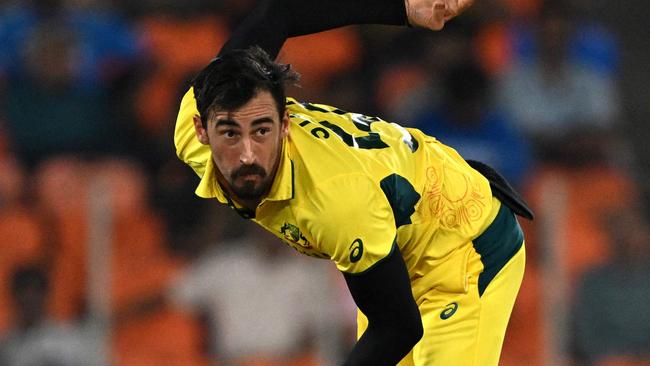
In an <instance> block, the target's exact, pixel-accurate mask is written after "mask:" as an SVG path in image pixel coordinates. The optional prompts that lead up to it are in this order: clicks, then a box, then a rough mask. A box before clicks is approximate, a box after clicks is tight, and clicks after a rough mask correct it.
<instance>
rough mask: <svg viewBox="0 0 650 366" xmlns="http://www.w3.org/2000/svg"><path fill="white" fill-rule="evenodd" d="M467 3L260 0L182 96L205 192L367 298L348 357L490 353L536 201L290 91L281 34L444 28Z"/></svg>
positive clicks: (431, 359) (428, 141)
mask: <svg viewBox="0 0 650 366" xmlns="http://www.w3.org/2000/svg"><path fill="white" fill-rule="evenodd" d="M468 6H469V1H467V0H406V1H404V0H264V1H262V2H261V3H259V5H258V6H257V7H256V8H255V9H254V10H253V12H252V13H251V14H250V15H249V16H248V18H247V19H246V20H245V21H244V22H243V23H242V25H241V26H240V27H239V28H237V29H236V30H235V32H234V33H233V35H232V37H231V39H230V40H229V41H228V42H227V43H226V44H225V45H224V47H223V48H222V50H221V52H220V54H219V56H218V57H217V58H216V59H214V60H213V61H212V62H211V63H210V64H209V65H207V67H206V68H205V69H204V70H203V71H202V72H201V73H200V74H199V75H198V76H197V77H196V78H195V80H194V82H193V85H192V87H191V88H190V89H189V90H188V92H187V93H186V95H185V97H184V98H183V100H182V102H181V106H180V111H179V114H178V120H177V122H176V130H175V136H174V139H175V145H176V151H177V154H178V156H179V158H180V159H181V160H183V161H184V162H185V163H187V164H188V165H189V166H191V167H192V169H194V171H195V172H196V173H197V174H198V175H199V177H200V178H201V180H200V183H199V185H198V187H197V189H196V194H197V195H199V196H200V197H203V198H214V199H217V200H218V201H219V202H221V203H223V204H227V205H229V206H230V207H231V208H233V209H234V210H236V211H237V212H238V213H239V214H240V215H241V216H242V217H243V218H245V219H248V220H253V221H254V222H256V223H257V224H259V225H261V226H263V227H264V228H266V229H267V230H268V231H270V232H272V233H273V234H275V235H276V236H278V237H279V238H281V239H282V240H283V241H284V242H285V243H286V244H288V245H289V246H291V247H292V248H294V249H295V250H297V251H298V252H300V253H303V254H305V255H309V256H312V257H316V258H323V259H328V260H331V261H333V262H334V263H335V264H336V266H337V268H338V269H339V270H340V271H341V272H342V273H343V276H344V278H345V280H346V282H347V285H348V287H349V290H350V293H351V295H352V297H353V299H354V301H355V302H356V304H357V306H358V308H359V315H358V325H359V329H358V334H359V339H358V341H357V343H356V345H355V346H354V348H353V349H352V351H351V353H350V354H349V356H348V358H347V360H346V362H345V365H372V366H376V365H396V364H399V365H418V366H422V365H444V366H457V365H477V366H478V365H481V366H484V365H497V364H498V360H499V354H500V350H501V345H502V342H503V338H504V334H505V330H506V326H507V323H508V319H509V317H510V313H511V311H512V307H513V304H514V301H515V298H516V295H517V291H518V289H519V286H520V283H521V280H522V276H523V271H524V261H525V260H524V238H523V234H522V231H521V229H520V226H519V224H518V222H517V219H516V218H515V214H518V215H520V216H524V217H527V218H532V213H531V212H530V210H529V209H528V208H527V206H526V205H525V203H524V202H522V200H521V199H520V198H519V196H518V195H517V194H516V193H515V192H514V191H513V190H512V189H511V188H510V186H509V185H508V183H507V182H506V181H505V180H504V179H503V178H502V177H501V176H500V175H499V174H498V173H497V172H495V171H494V170H493V169H491V168H490V167H488V166H486V165H484V164H481V163H478V162H467V161H465V160H464V159H463V158H462V157H461V156H460V155H458V153H456V151H455V150H454V149H452V148H451V147H449V146H445V145H444V144H442V143H440V142H439V141H437V140H436V139H435V138H434V137H431V136H427V135H425V134H423V133H422V132H420V131H419V130H416V129H409V128H403V127H401V126H400V125H398V124H395V123H390V122H388V121H384V120H382V119H380V118H377V117H371V116H366V115H363V114H359V113H353V112H349V111H345V110H342V109H339V108H336V107H333V106H329V105H325V104H314V103H307V102H300V101H297V100H294V99H292V98H289V97H287V96H286V95H285V87H286V86H287V85H289V84H292V83H295V82H296V80H297V74H296V73H295V72H294V71H293V70H291V68H290V67H289V66H288V65H282V64H279V63H276V62H274V61H273V59H274V58H275V57H276V55H277V53H278V52H279V50H280V48H281V47H282V44H283V43H284V41H285V40H286V38H287V37H292V36H297V35H302V34H308V33H314V32H319V31H323V30H326V29H331V28H335V27H339V26H344V25H348V24H365V23H377V24H392V25H405V24H410V25H413V26H421V27H427V28H430V29H433V30H438V29H441V28H442V27H443V26H444V23H445V22H446V21H447V20H449V19H451V18H452V17H454V16H456V15H457V14H459V13H460V12H462V11H463V10H465V8H467V7H468ZM278 286H282V284H281V283H278ZM314 286H318V284H314ZM254 297H255V294H254V293H251V301H254ZM260 311H263V309H261V310H260Z"/></svg>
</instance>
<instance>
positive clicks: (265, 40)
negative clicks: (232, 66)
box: [220, 0, 406, 58]
mask: <svg viewBox="0 0 650 366" xmlns="http://www.w3.org/2000/svg"><path fill="white" fill-rule="evenodd" d="M351 24H387V25H405V24H406V11H405V8H404V0H354V1H353V0H327V1H324V0H262V1H261V2H260V3H259V4H258V5H257V6H256V7H255V8H254V9H253V11H252V12H251V13H250V14H249V15H248V16H247V17H246V19H245V20H244V21H243V23H242V24H241V25H239V26H238V27H237V29H236V30H235V31H234V33H233V34H232V36H231V38H230V39H229V40H228V42H226V44H225V45H224V46H223V48H222V49H221V52H220V54H222V53H224V52H226V51H229V50H233V49H238V48H248V47H250V46H254V45H257V46H260V47H261V48H262V49H263V50H265V51H266V52H267V53H268V54H269V55H270V56H271V57H272V58H275V57H276V56H277V54H278V52H279V51H280V49H281V48H282V45H283V44H284V41H285V40H286V39H287V38H288V37H295V36H301V35H305V34H312V33H317V32H321V31H325V30H329V29H333V28H338V27H342V26H346V25H351Z"/></svg>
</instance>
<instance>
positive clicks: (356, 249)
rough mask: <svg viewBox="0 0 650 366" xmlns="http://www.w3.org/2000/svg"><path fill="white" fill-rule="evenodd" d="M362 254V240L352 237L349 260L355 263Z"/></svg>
mask: <svg viewBox="0 0 650 366" xmlns="http://www.w3.org/2000/svg"><path fill="white" fill-rule="evenodd" d="M361 256H363V241H362V240H361V239H359V238H356V239H354V241H353V242H352V244H350V262H352V263H356V262H358V261H359V260H360V259H361Z"/></svg>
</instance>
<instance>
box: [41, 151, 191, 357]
mask: <svg viewBox="0 0 650 366" xmlns="http://www.w3.org/2000/svg"><path fill="white" fill-rule="evenodd" d="M37 182H38V192H39V199H40V200H41V201H42V205H43V208H44V211H45V212H48V213H50V214H51V215H52V219H53V220H54V222H55V223H56V225H57V230H56V233H57V234H58V235H56V242H57V244H58V245H57V247H56V249H57V252H56V255H55V256H54V259H53V270H52V276H53V286H52V287H53V291H52V312H53V314H54V316H55V317H56V318H58V319H61V320H71V319H75V318H76V317H78V316H79V315H81V314H82V312H83V311H84V310H85V306H86V302H87V298H86V296H87V295H86V291H87V289H86V286H87V270H88V268H87V262H88V258H87V256H88V251H87V248H86V247H87V245H88V240H89V239H88V231H89V224H90V223H89V220H88V215H89V209H88V206H87V205H88V198H89V195H90V194H92V193H93V191H92V190H93V187H96V186H93V184H95V183H96V182H101V185H102V187H104V188H105V189H106V192H108V193H109V194H110V196H111V197H112V201H111V203H110V205H109V206H108V209H109V210H108V211H110V212H112V213H113V215H112V218H111V221H110V222H111V224H112V233H111V235H112V238H111V239H112V241H111V243H112V245H111V248H110V252H111V257H110V267H109V268H110V271H111V272H110V279H109V281H110V284H109V286H110V294H111V309H112V310H111V311H112V313H113V314H121V313H124V312H128V311H129V309H130V308H131V307H138V306H139V305H140V304H141V303H142V302H145V301H147V300H148V299H149V298H152V297H155V296H156V295H158V294H160V293H162V292H164V291H165V289H166V287H167V283H168V281H169V280H170V279H171V277H172V276H173V275H174V273H175V272H176V271H177V270H178V269H179V267H180V263H179V262H178V261H176V260H175V259H174V258H173V257H171V256H170V255H169V253H168V252H167V250H166V243H165V240H166V238H165V228H164V225H163V222H162V221H161V220H160V218H159V217H158V215H156V213H155V212H154V211H153V210H152V209H151V208H150V206H149V204H148V195H149V193H148V190H147V184H146V178H145V175H144V172H143V171H142V170H141V169H140V168H139V167H138V166H137V165H135V164H133V163H131V162H129V161H126V160H119V159H109V160H103V161H99V162H82V161H79V160H77V159H74V158H60V159H55V160H52V161H49V162H47V163H46V164H44V165H43V166H42V167H41V168H40V170H39V172H38V173H37ZM151 319H155V320H151ZM199 331H200V329H199V328H198V327H197V326H196V324H194V323H193V321H192V319H191V318H189V317H185V316H182V315H181V314H178V313H176V312H173V311H170V310H165V309H156V308H155V309H152V310H150V311H149V312H147V313H145V314H141V315H139V316H137V317H127V320H125V321H123V322H121V323H120V324H118V326H117V327H116V328H115V329H114V332H113V333H112V334H113V336H114V346H115V347H116V349H115V350H114V352H115V353H116V356H115V357H116V358H117V359H120V360H122V361H121V362H118V363H117V365H148V364H152V365H153V364H161V362H160V360H161V357H162V359H167V360H168V361H169V362H162V364H169V365H201V363H197V362H189V360H190V359H197V360H199V359H201V354H200V352H199V351H200V348H199V347H198V346H196V343H197V341H195V340H194V339H195V338H198V337H199V335H198V333H199ZM123 332H124V334H123ZM162 334H168V335H170V337H169V338H165V337H163V336H161V335H162ZM124 338H126V339H129V341H128V342H126V343H125V342H124V341H122V339H124ZM135 340H137V341H135ZM125 345H128V346H125ZM166 349H168V350H166ZM165 350H166V351H165ZM165 355H167V356H165ZM172 356H173V357H172ZM181 356H182V357H184V358H182V360H181V359H180V358H179V357H181ZM165 357H167V358H165ZM150 360H154V361H150ZM174 360H179V361H178V362H176V361H174ZM172 361H173V362H172Z"/></svg>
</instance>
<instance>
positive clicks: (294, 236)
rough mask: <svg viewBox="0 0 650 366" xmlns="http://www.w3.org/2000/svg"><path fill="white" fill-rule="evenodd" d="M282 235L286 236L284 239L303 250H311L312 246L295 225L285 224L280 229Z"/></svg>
mask: <svg viewBox="0 0 650 366" xmlns="http://www.w3.org/2000/svg"><path fill="white" fill-rule="evenodd" d="M280 233H281V234H282V235H284V238H285V239H286V240H288V241H290V242H292V243H295V244H298V245H300V246H301V247H303V248H311V244H310V243H309V241H307V238H305V237H304V236H303V235H302V233H301V232H300V229H299V228H298V227H297V226H296V225H293V224H289V223H286V222H285V223H284V225H282V227H281V228H280Z"/></svg>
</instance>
